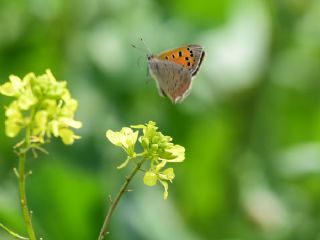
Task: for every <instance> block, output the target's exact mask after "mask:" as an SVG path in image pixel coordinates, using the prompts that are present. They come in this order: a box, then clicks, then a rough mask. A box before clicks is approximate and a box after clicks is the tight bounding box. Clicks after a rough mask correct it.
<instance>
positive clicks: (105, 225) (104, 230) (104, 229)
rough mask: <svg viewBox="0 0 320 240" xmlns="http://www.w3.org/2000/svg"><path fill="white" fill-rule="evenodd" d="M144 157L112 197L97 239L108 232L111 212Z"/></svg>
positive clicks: (143, 160)
mask: <svg viewBox="0 0 320 240" xmlns="http://www.w3.org/2000/svg"><path fill="white" fill-rule="evenodd" d="M146 160H147V159H146V158H143V159H142V160H141V161H140V162H137V163H136V166H135V167H134V169H133V170H132V172H131V173H130V174H129V176H127V177H126V180H125V181H124V183H123V184H122V186H121V188H120V190H119V192H118V194H117V196H116V198H115V199H114V201H113V202H112V203H111V205H110V207H109V210H108V213H107V215H106V217H105V219H104V222H103V225H102V228H101V230H100V234H99V238H98V240H103V239H104V238H105V237H106V235H107V234H108V227H109V223H110V220H111V217H112V214H113V211H114V210H115V208H116V207H117V205H118V202H119V200H120V198H121V197H122V196H123V194H124V193H125V192H126V190H127V187H128V185H129V183H130V181H131V180H132V178H133V177H134V175H135V174H136V173H137V172H138V170H139V169H140V167H141V165H142V164H143V163H144V162H145V161H146Z"/></svg>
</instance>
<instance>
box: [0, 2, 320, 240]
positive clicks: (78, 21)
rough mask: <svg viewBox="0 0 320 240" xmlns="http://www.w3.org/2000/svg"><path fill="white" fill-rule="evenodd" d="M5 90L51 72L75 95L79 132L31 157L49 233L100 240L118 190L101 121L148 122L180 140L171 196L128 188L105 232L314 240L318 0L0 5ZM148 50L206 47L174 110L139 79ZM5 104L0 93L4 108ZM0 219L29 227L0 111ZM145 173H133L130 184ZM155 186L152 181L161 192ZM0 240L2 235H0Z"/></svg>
mask: <svg viewBox="0 0 320 240" xmlns="http://www.w3.org/2000/svg"><path fill="white" fill-rule="evenodd" d="M0 6H1V7H0V33H1V34H0V84H3V83H4V82H6V81H7V80H8V76H9V75H10V74H15V75H18V76H24V75H25V74H26V73H28V72H31V71H32V72H35V73H36V74H41V73H42V72H44V70H45V69H47V68H50V69H51V70H52V72H54V73H55V76H56V77H57V79H62V80H67V81H68V86H69V89H70V91H71V93H72V95H73V96H74V98H75V99H77V100H79V112H78V114H77V116H76V119H79V120H81V121H82V122H83V128H82V129H81V130H80V131H79V135H81V136H82V139H81V140H79V141H77V142H76V143H75V144H74V145H73V146H72V147H66V146H64V145H63V144H61V143H59V141H53V142H52V144H51V145H50V147H49V149H48V150H49V152H50V155H49V156H40V157H39V158H38V159H35V160H33V159H30V160H29V161H28V162H27V167H28V168H29V169H32V170H33V175H32V176H31V177H29V178H28V179H27V190H28V196H29V205H30V207H31V209H32V210H33V212H34V214H33V222H34V224H35V228H36V229H37V230H38V231H37V232H39V233H40V235H41V236H42V237H44V239H54V240H60V239H61V240H62V239H78V240H87V239H96V238H97V236H98V233H99V229H100V226H101V224H102V221H103V217H104V215H105V212H106V208H107V195H108V194H109V193H112V194H114V193H115V192H116V191H117V190H118V188H119V187H120V185H121V183H122V181H123V179H124V177H125V174H126V173H127V172H126V170H122V171H118V170H116V166H118V165H119V163H120V162H119V161H118V159H122V158H123V157H124V154H123V153H122V152H121V151H115V150H114V148H113V147H112V146H110V144H108V143H107V141H106V139H105V131H106V130H107V129H120V128H121V127H122V126H127V125H130V124H136V123H141V122H147V121H149V120H153V121H156V122H157V124H158V125H159V127H160V129H161V130H162V132H163V133H164V134H169V135H170V136H173V138H174V141H175V143H178V144H181V145H183V146H184V147H185V148H186V160H185V161H184V162H183V164H180V165H179V166H177V168H176V169H175V173H176V175H177V176H179V177H178V178H177V179H175V182H174V184H173V186H172V187H170V189H171V191H170V198H169V199H168V201H163V200H162V199H161V198H159V195H161V192H157V189H155V188H150V189H149V188H145V187H144V186H143V184H141V178H142V176H138V177H137V178H136V179H135V180H134V181H133V183H132V185H131V188H132V189H133V190H134V191H133V192H131V193H128V194H126V195H125V196H124V198H123V199H122V200H121V202H120V204H119V208H118V209H117V210H116V212H115V215H114V219H113V220H112V222H111V229H110V230H111V235H110V239H132V240H134V239H139V240H140V239H152V240H168V239H174V240H180V239H181V240H182V239H183V240H202V239H244V240H250V239H252V240H255V239H267V240H269V239H270V240H277V239H286V240H300V239H320V233H319V227H320V220H319V219H320V187H319V180H320V174H319V172H320V167H319V166H320V98H319V90H320V81H319V78H320V68H319V65H320V2H319V1H317V0H283V1H268V0H240V1H235V0H228V1H205V0H199V1H191V0H184V1H182V0H176V1H168V0H167V1H160V0H157V1H148V0H136V1H129V0H97V1H88V0H80V1H75V0H71V1H62V0H47V1H42V0H26V1H18V0H0ZM139 37H143V38H144V40H145V42H146V43H147V44H148V47H149V48H151V49H152V50H153V51H154V52H155V53H157V52H161V51H162V50H165V49H170V48H173V47H177V46H180V45H183V44H189V43H197V44H201V45H203V46H204V47H205V50H206V55H207V57H206V59H205V61H204V64H203V66H202V69H201V71H200V73H199V75H198V76H197V78H196V79H194V84H193V89H192V92H191V95H190V96H189V97H188V98H187V99H186V100H185V101H184V102H183V103H182V104H179V105H172V104H171V102H170V101H169V100H168V99H163V98H161V97H159V96H158V93H157V90H156V87H155V83H154V82H153V81H148V77H147V76H146V60H145V53H144V52H140V51H137V50H136V49H133V48H131V46H130V44H131V43H134V44H136V45H138V44H139V40H138V39H139ZM5 104H8V101H7V99H5V98H4V97H1V98H0V105H1V106H3V105H5ZM0 123H2V126H1V128H0V129H2V130H0V222H3V223H4V224H5V225H6V226H8V227H9V228H11V229H15V230H16V231H17V232H19V233H20V234H25V232H24V226H23V223H22V217H21V216H20V209H19V203H18V195H17V194H18V193H17V186H16V185H17V184H16V178H15V176H14V174H13V171H12V169H13V168H14V167H15V166H17V158H16V156H15V155H14V154H13V153H12V146H13V144H14V142H13V141H12V140H11V139H8V138H6V137H5V135H4V110H2V114H0ZM139 178H140V179H139ZM158 190H159V191H161V190H160V189H158ZM0 239H5V240H6V239H10V237H9V236H8V235H7V234H6V233H4V232H3V231H0Z"/></svg>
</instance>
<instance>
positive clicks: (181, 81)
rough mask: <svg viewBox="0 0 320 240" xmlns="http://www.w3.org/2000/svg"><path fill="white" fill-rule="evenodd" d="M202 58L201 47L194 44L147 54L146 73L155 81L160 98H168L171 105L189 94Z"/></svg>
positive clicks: (203, 53) (202, 51) (203, 54)
mask: <svg viewBox="0 0 320 240" xmlns="http://www.w3.org/2000/svg"><path fill="white" fill-rule="evenodd" d="M140 40H141V41H142V42H143V40H142V39H140ZM143 43H144V42H143ZM144 45H145V44H144ZM145 46H146V45H145ZM133 47H135V46H134V45H133ZM147 49H148V48H147ZM148 51H149V52H150V50H149V49H148ZM204 56H205V52H204V49H203V47H202V46H200V45H196V44H191V45H187V46H184V47H179V48H175V49H172V50H168V51H165V52H162V53H160V54H159V55H154V54H147V60H148V72H149V74H150V76H151V77H152V78H153V79H154V80H155V81H156V84H157V88H158V91H159V94H160V96H166V97H168V98H169V99H170V100H171V102H172V103H180V102H182V101H183V100H184V99H185V98H186V97H187V96H188V95H189V94H190V91H191V87H192V79H193V77H195V76H196V74H197V73H198V72H199V68H200V66H201V64H202V62H203V59H204Z"/></svg>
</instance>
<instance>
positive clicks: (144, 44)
mask: <svg viewBox="0 0 320 240" xmlns="http://www.w3.org/2000/svg"><path fill="white" fill-rule="evenodd" d="M140 41H141V42H142V44H143V46H144V47H145V49H147V51H148V53H149V54H152V52H151V51H150V49H149V48H148V46H147V44H146V43H145V42H144V40H143V38H142V37H141V38H140Z"/></svg>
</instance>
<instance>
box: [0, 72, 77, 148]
mask: <svg viewBox="0 0 320 240" xmlns="http://www.w3.org/2000/svg"><path fill="white" fill-rule="evenodd" d="M0 93H1V94H3V95H5V96H9V97H13V98H14V100H13V101H12V102H11V103H10V105H9V106H7V107H6V110H5V116H6V120H5V130H6V135H7V136H8V137H15V136H17V135H18V134H19V133H20V131H21V130H22V129H28V131H29V132H30V138H32V141H33V142H36V143H37V142H38V143H44V142H45V141H46V139H47V138H51V137H52V136H54V137H60V138H61V139H62V141H63V143H64V144H72V143H73V142H74V140H75V139H79V138H80V137H79V136H77V135H75V134H74V132H73V131H72V130H71V129H70V128H76V129H78V128H81V127H82V123H81V122H79V121H76V120H74V113H75V111H76V110H77V107H78V102H77V101H76V100H75V99H73V98H72V97H71V94H70V92H69V90H68V89H67V83H66V82H65V81H57V80H56V79H55V77H54V76H53V75H52V73H51V71H50V70H46V73H45V74H43V75H40V76H36V75H35V74H34V73H29V74H27V75H26V76H25V77H24V78H23V79H20V78H19V77H17V76H14V75H11V76H10V77H9V81H8V82H6V83H4V84H3V85H1V86H0Z"/></svg>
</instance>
